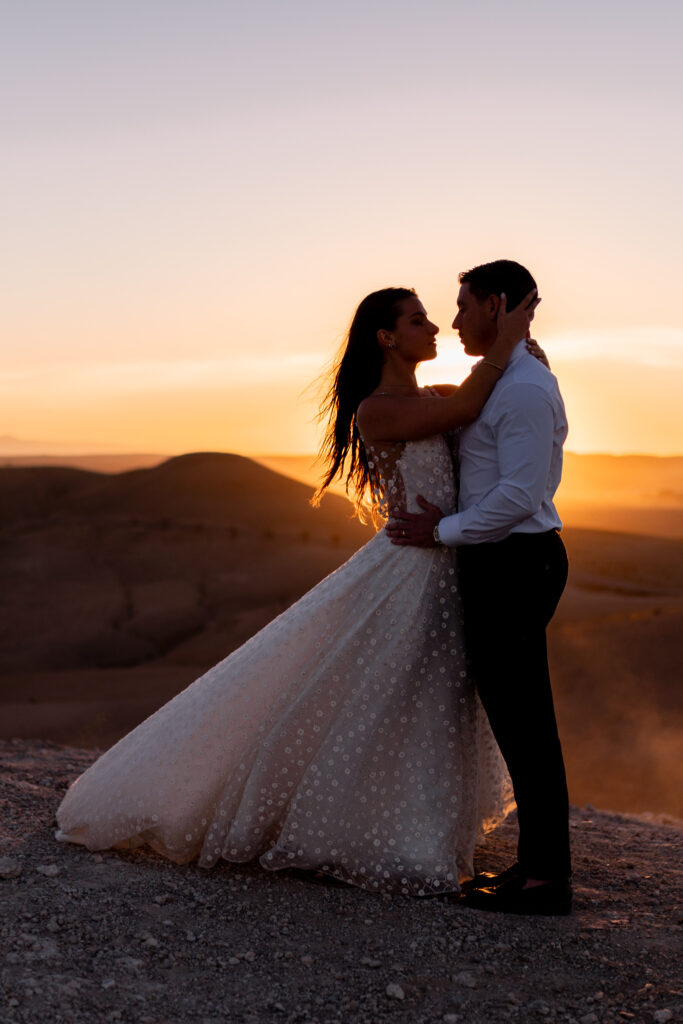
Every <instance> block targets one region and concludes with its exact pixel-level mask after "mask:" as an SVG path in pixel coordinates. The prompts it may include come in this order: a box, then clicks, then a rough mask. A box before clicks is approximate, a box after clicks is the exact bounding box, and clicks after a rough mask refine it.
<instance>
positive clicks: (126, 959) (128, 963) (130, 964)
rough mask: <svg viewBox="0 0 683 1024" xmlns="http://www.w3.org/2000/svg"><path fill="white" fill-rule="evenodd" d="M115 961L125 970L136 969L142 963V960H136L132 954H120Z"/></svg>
mask: <svg viewBox="0 0 683 1024" xmlns="http://www.w3.org/2000/svg"><path fill="white" fill-rule="evenodd" d="M116 962H117V963H118V964H120V966H121V967H123V968H125V970H127V971H138V970H139V969H140V968H141V967H142V964H143V961H142V960H138V959H137V958H136V957H134V956H121V957H119V958H118V960H117V961H116Z"/></svg>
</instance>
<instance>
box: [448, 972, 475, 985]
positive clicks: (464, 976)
mask: <svg viewBox="0 0 683 1024" xmlns="http://www.w3.org/2000/svg"><path fill="white" fill-rule="evenodd" d="M452 980H453V981H454V982H455V984H456V985H464V986H465V988H476V987H477V985H478V982H477V979H476V978H475V977H474V975H473V974H470V973H469V972H468V971H460V972H459V973H458V974H454V975H453V978H452Z"/></svg>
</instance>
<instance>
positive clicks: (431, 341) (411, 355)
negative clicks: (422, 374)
mask: <svg viewBox="0 0 683 1024" xmlns="http://www.w3.org/2000/svg"><path fill="white" fill-rule="evenodd" d="M399 308H400V312H399V315H398V316H397V318H396V323H395V324H394V329H393V331H380V335H384V336H385V337H384V344H385V347H388V348H389V349H390V350H391V351H395V352H396V354H397V355H399V356H401V357H402V358H403V359H405V360H406V361H407V362H410V363H421V362H424V361H425V360H426V359H434V358H435V356H436V336H437V334H438V333H439V328H438V327H437V326H436V324H433V323H432V322H431V320H429V318H428V317H427V312H426V310H425V308H424V306H423V305H422V303H421V302H420V300H419V299H418V298H417V296H416V297H415V298H410V299H403V300H402V301H401V302H400V304H399ZM382 340H383V339H382V338H380V341H382Z"/></svg>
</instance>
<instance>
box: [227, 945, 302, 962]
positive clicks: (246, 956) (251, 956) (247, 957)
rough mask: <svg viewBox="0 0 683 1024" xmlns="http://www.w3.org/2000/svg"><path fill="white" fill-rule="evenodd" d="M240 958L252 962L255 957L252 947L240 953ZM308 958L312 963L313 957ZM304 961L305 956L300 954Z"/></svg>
mask: <svg viewBox="0 0 683 1024" xmlns="http://www.w3.org/2000/svg"><path fill="white" fill-rule="evenodd" d="M242 959H243V960H246V961H247V963H250V964H252V963H253V962H254V960H255V959H256V953H255V952H254V950H253V949H250V950H249V951H248V952H247V953H244V954H243V955H242ZM310 960H311V963H313V957H311V958H310ZM305 961H306V957H303V956H302V958H301V962H302V963H305Z"/></svg>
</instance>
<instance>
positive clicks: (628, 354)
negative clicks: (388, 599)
mask: <svg viewBox="0 0 683 1024" xmlns="http://www.w3.org/2000/svg"><path fill="white" fill-rule="evenodd" d="M682 12H683V7H682V6H681V5H680V4H676V3H673V2H672V0H652V2H650V3H649V4H647V5H646V4H624V3H623V2H618V3H617V2H612V0H590V2H588V0H572V2H571V3H564V4H559V3H554V2H551V0H535V2H532V0H521V2H514V0H512V2H511V0H478V2H477V3H476V4H475V3H468V4H464V3H457V2H455V0H448V2H446V0H423V2H422V3H420V4H419V5H418V4H408V3H405V2H403V0H390V2H389V0H377V2H373V0H364V2H360V0H345V2H344V3H341V2H338V3H334V4H333V3H330V2H327V0H315V2H313V0H242V2H222V3H221V2H218V0H213V2H209V0H193V2H192V3H190V2H189V0H184V2H179V0H135V2H133V0H117V2H116V3H112V2H109V0H97V2H96V3H92V2H91V0H90V2H85V0H82V2H74V0H60V3H54V2H53V0H23V2H22V3H20V4H19V3H17V4H12V5H7V6H6V9H5V10H4V11H3V17H2V42H1V43H0V49H1V51H2V54H1V55H2V60H1V61H0V82H1V84H2V89H3V94H4V96H5V99H6V102H5V103H4V104H3V107H2V112H1V113H0V129H1V131H2V138H3V142H4V146H3V160H2V168H1V170H0V177H1V179H2V195H1V198H0V203H1V204H2V225H3V246H2V256H1V257H0V259H1V260H2V280H3V296H4V297H3V303H2V327H3V331H2V333H3V339H4V343H3V362H2V366H1V367H0V435H3V436H4V435H6V436H7V437H11V438H15V439H19V440H23V441H26V442H29V441H32V442H37V443H41V444H42V445H43V447H45V445H46V444H47V443H50V444H53V445H55V446H57V447H59V446H60V445H61V446H63V447H67V446H68V445H70V444H71V445H73V446H74V447H75V448H76V449H78V450H79V451H87V450H95V451H102V450H105V449H108V450H112V451H114V450H115V451H124V450H127V451H133V450H137V451H157V452H179V451H190V450H197V449H214V450H223V451H239V452H244V453H247V454H253V453H265V452H273V453H275V452H282V453H287V452H292V453H295V452H309V451H312V450H314V449H315V448H316V443H317V437H318V428H317V427H316V425H315V423H314V422H313V417H314V412H315V391H314V389H311V388H308V390H306V389H307V387H308V385H310V384H311V382H312V381H314V379H315V378H316V377H317V376H318V374H319V373H320V371H321V370H322V369H323V367H324V366H325V364H326V363H328V362H329V360H330V359H331V357H332V356H333V354H334V352H335V351H336V349H337V347H338V345H339V342H340V340H341V338H342V336H343V332H344V329H345V328H346V326H347V324H348V321H349V319H350V316H351V314H352V312H353V309H354V307H355V305H356V304H357V303H358V301H359V300H360V299H361V298H362V297H363V295H365V294H366V293H367V292H369V291H372V290H374V289H376V288H380V287H384V286H386V285H389V284H392V285H394V284H399V285H410V286H414V287H416V288H417V289H418V291H419V293H420V296H421V298H422V299H423V301H424V303H425V305H426V307H427V309H428V311H429V312H430V314H431V316H432V319H434V320H435V321H436V322H437V323H438V324H440V325H441V327H442V341H441V344H440V350H441V355H440V357H439V362H438V365H436V364H435V365H431V366H429V367H426V368H425V370H424V373H423V380H424V381H436V380H457V379H461V378H462V376H463V375H464V374H465V373H466V372H467V367H468V365H469V361H468V360H467V359H466V358H465V357H464V356H463V355H462V354H461V353H460V347H459V343H458V340H457V337H455V336H453V334H452V333H450V335H449V331H448V328H449V325H450V322H451V320H452V318H453V315H454V312H455V297H456V294H457V274H458V271H460V270H462V269H465V268H467V267H470V266H472V265H474V264H476V263H480V262H483V261H485V260H489V259H495V258H498V257H503V256H504V257H507V258H512V259H517V260H519V261H520V262H522V263H524V264H526V265H527V266H528V267H529V268H530V269H531V270H532V272H533V273H534V274H535V276H536V277H537V279H538V281H539V285H540V291H541V294H542V296H543V303H542V305H541V308H540V310H539V315H538V317H537V320H536V323H535V334H536V336H537V337H538V339H539V341H540V342H541V343H542V344H543V345H544V346H545V348H546V349H547V351H548V353H549V356H550V359H551V362H552V365H553V369H554V371H555V372H556V373H557V375H558V377H559V379H560V383H561V386H562V389H563V393H564V395H565V399H566V404H567V408H568V413H569V418H570V437H569V441H568V448H569V449H571V450H573V451H579V452H589V451H594V452H615V453H625V452H649V453H653V454H680V453H683V413H682V412H681V408H682V405H683V403H682V402H681V395H683V296H682V294H681V277H682V275H683V204H682V203H681V195H680V192H681V182H682V181H683V133H682V132H681V123H682V114H683V111H682V109H681V108H682V106H683V103H682V97H683V62H682V61H681V59H680V41H681V38H683V13H682ZM7 443H9V442H7ZM2 450H3V448H2V442H0V454H1V453H2Z"/></svg>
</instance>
